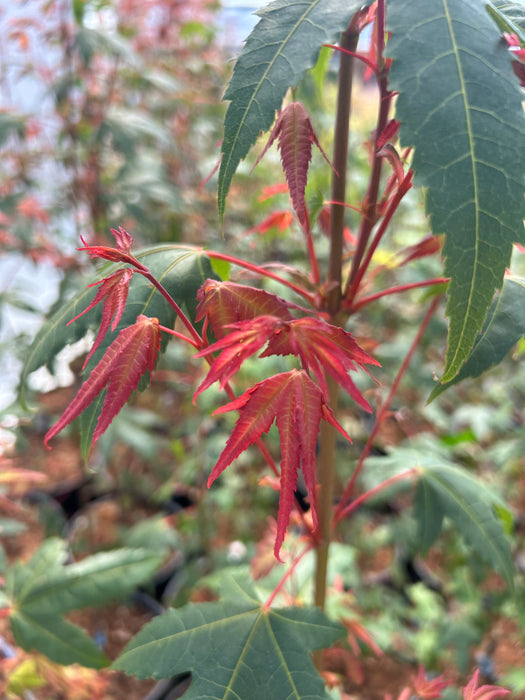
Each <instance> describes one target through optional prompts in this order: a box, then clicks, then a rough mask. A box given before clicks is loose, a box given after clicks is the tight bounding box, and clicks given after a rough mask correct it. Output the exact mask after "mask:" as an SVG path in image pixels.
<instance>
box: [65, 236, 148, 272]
mask: <svg viewBox="0 0 525 700" xmlns="http://www.w3.org/2000/svg"><path fill="white" fill-rule="evenodd" d="M111 233H112V234H113V236H114V238H115V241H116V243H117V246H116V248H111V247H110V246H102V245H88V244H87V243H86V242H85V240H84V239H83V238H81V240H82V243H83V244H84V246H83V247H82V248H78V249H77V250H85V251H86V252H87V253H88V255H91V257H92V258H103V259H104V260H111V262H120V263H124V264H125V265H131V267H134V268H136V269H137V270H141V271H147V268H146V267H144V265H143V264H142V263H140V262H139V261H138V260H137V258H136V257H135V256H134V255H132V253H131V245H132V243H133V238H132V237H131V236H130V235H129V233H128V232H127V231H126V230H125V229H123V228H122V226H119V228H118V230H117V229H114V228H112V229H111Z"/></svg>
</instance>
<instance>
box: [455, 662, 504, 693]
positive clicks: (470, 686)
mask: <svg viewBox="0 0 525 700" xmlns="http://www.w3.org/2000/svg"><path fill="white" fill-rule="evenodd" d="M478 680H479V668H478V669H476V672H475V674H474V675H473V676H472V678H471V679H470V681H469V682H468V683H467V685H466V686H464V688H463V700H495V699H496V698H502V697H503V696H504V695H508V694H509V693H510V690H505V688H501V687H500V686H498V685H482V686H480V687H479V688H478V687H477V685H478Z"/></svg>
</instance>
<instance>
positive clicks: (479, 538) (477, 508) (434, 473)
mask: <svg viewBox="0 0 525 700" xmlns="http://www.w3.org/2000/svg"><path fill="white" fill-rule="evenodd" d="M496 503H499V501H498V500H497V498H496V497H495V495H494V494H493V493H491V491H490V490H489V489H488V488H487V487H485V486H484V485H483V484H481V483H480V482H478V481H477V480H476V479H475V478H474V477H473V476H471V475H469V474H467V473H465V471H464V470H462V469H459V468H457V467H455V466H453V465H448V464H442V463H435V464H428V465H426V466H425V467H421V476H420V480H419V483H418V487H417V490H416V495H415V499H414V516H415V517H416V519H417V521H418V527H419V538H420V542H421V548H422V549H423V551H426V550H427V549H428V548H429V547H430V546H431V544H432V543H433V542H434V540H435V539H436V537H437V536H438V534H439V532H440V530H441V525H442V520H443V517H444V516H447V517H448V518H450V519H451V520H452V521H453V522H454V524H455V526H456V527H457V529H458V532H459V533H460V534H461V536H462V537H463V538H464V540H465V541H466V542H467V544H469V545H470V546H471V547H472V548H473V549H474V550H475V551H476V552H477V554H478V555H479V556H480V557H481V558H482V559H483V560H484V561H486V562H487V563H488V564H489V565H491V566H492V567H493V568H494V569H495V570H497V571H499V573H500V574H501V575H502V576H503V578H504V579H505V581H506V582H507V584H508V585H509V586H512V581H513V573H514V567H513V564H512V557H511V552H510V547H509V543H508V541H507V538H506V537H505V533H504V530H503V526H502V524H501V522H500V520H499V519H498V518H497V517H496V515H495V514H494V506H495V505H496Z"/></svg>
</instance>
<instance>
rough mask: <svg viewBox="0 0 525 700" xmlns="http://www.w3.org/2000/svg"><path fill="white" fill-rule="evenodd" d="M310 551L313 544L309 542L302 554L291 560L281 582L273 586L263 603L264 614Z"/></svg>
mask: <svg viewBox="0 0 525 700" xmlns="http://www.w3.org/2000/svg"><path fill="white" fill-rule="evenodd" d="M312 549H313V544H312V543H311V542H309V543H308V544H307V545H306V547H305V548H304V549H303V551H302V552H301V553H300V554H299V555H298V556H297V557H296V558H295V559H294V560H293V562H292V563H291V564H290V566H289V567H288V569H287V570H286V573H285V574H284V576H283V577H282V578H281V580H280V581H279V583H278V584H277V585H276V586H275V588H274V589H273V591H272V593H271V595H270V597H269V598H268V600H267V601H266V602H265V603H264V605H263V606H262V609H263V610H264V611H265V612H266V611H267V610H269V609H270V607H271V605H272V603H273V601H274V600H275V598H276V597H277V595H278V594H279V592H280V591H281V589H282V587H283V586H284V584H285V583H286V581H287V580H288V579H289V578H290V576H291V574H292V573H293V572H294V570H295V568H296V566H297V564H299V562H300V561H301V559H302V558H303V557H304V555H305V554H308V552H310V551H311V550H312Z"/></svg>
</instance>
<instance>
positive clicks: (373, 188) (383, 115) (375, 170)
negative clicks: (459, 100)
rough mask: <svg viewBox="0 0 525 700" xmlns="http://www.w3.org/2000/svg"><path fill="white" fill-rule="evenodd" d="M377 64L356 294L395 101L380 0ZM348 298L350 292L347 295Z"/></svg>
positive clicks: (353, 273) (353, 274)
mask: <svg viewBox="0 0 525 700" xmlns="http://www.w3.org/2000/svg"><path fill="white" fill-rule="evenodd" d="M376 30H377V65H378V67H379V70H378V74H377V82H378V86H379V114H378V118H377V127H376V132H375V139H374V157H373V160H372V172H371V174H370V181H369V185H368V190H367V193H366V196H365V200H364V203H363V217H362V219H361V226H360V229H359V235H358V240H357V247H356V251H355V253H354V256H353V258H352V267H351V270H350V274H349V277H348V283H347V286H346V289H347V290H351V291H352V292H353V291H354V290H355V287H354V283H355V280H356V278H357V275H358V273H359V267H360V265H361V261H362V259H363V256H364V254H365V251H366V247H367V245H368V240H369V238H370V235H371V233H372V230H373V228H374V226H375V224H376V221H377V201H378V193H379V183H380V180H381V169H382V164H383V158H382V156H378V155H377V150H378V148H377V139H378V138H379V136H380V135H381V134H382V133H383V130H384V129H385V126H386V124H387V121H388V113H389V111H390V103H391V101H392V93H391V92H390V91H389V89H388V81H387V74H388V71H387V69H386V67H385V62H384V59H383V50H384V43H385V2H384V0H378V3H377V17H376ZM348 293H350V292H348ZM345 296H347V293H345Z"/></svg>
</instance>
